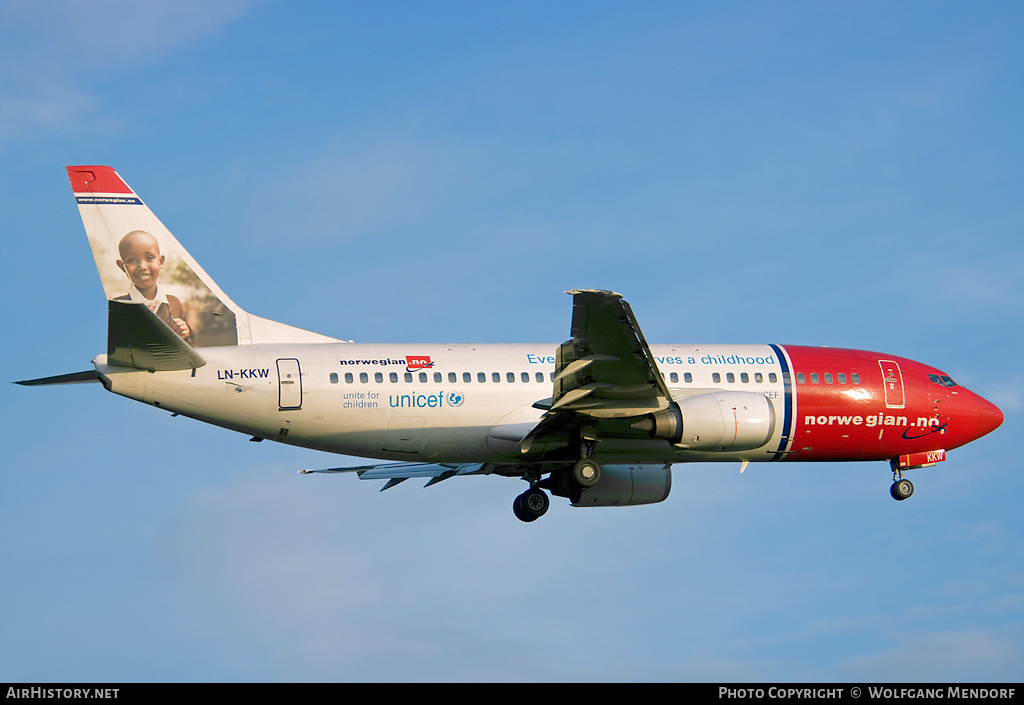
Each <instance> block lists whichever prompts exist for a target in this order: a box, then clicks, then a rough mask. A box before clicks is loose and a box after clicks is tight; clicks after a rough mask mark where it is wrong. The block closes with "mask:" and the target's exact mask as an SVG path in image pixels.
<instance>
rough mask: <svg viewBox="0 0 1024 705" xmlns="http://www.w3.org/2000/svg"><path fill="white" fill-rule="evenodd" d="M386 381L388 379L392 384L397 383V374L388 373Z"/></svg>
mask: <svg viewBox="0 0 1024 705" xmlns="http://www.w3.org/2000/svg"><path fill="white" fill-rule="evenodd" d="M388 379H390V380H391V382H392V383H395V382H397V381H398V373H397V372H392V373H390V374H389V375H388Z"/></svg>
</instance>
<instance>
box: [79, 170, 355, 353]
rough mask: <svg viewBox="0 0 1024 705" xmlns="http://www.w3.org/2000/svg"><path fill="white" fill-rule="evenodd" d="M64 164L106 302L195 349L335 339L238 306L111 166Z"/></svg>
mask: <svg viewBox="0 0 1024 705" xmlns="http://www.w3.org/2000/svg"><path fill="white" fill-rule="evenodd" d="M67 169H68V178H69V179H70V180H71V187H72V189H73V190H74V192H75V200H76V201H77V202H78V210H79V213H80V214H81V216H82V222H83V224H84V225H85V232H86V235H87V236H88V238H89V245H90V246H91V247H92V253H93V257H95V259H96V268H97V269H98V270H99V274H100V280H101V281H102V283H103V291H104V292H105V294H106V296H107V299H108V300H110V301H134V302H137V303H144V304H146V305H147V306H149V308H150V310H151V311H153V312H154V313H155V314H156V315H157V316H159V317H160V318H161V319H162V320H163V321H164V322H165V323H167V325H168V326H170V327H171V329H172V330H174V331H175V332H176V333H177V334H178V335H179V336H180V337H181V338H182V339H183V340H184V341H185V342H186V343H187V344H188V345H190V346H192V347H209V346H213V345H239V344H243V345H244V344H249V343H277V342H324V341H333V340H335V339H334V338H328V337H326V336H322V335H319V334H317V333H311V332H309V331H305V330H302V329H300V328H295V327H292V326H288V325H284V324H282V323H277V322H274V321H269V320H267V319H264V318H259V317H257V316H253V315H250V314H249V313H247V312H245V311H244V310H242V309H241V308H240V307H239V306H238V305H237V304H236V303H235V302H234V301H232V300H231V299H230V298H228V296H227V294H225V293H224V292H223V291H222V290H221V289H220V287H219V286H217V284H216V282H214V281H213V279H211V278H210V276H209V275H208V274H207V273H206V272H205V271H204V270H203V268H202V267H200V266H199V263H198V262H196V261H195V260H194V259H193V258H192V256H191V255H190V254H189V253H188V252H187V251H186V250H185V248H184V247H182V246H181V243H179V242H178V240H177V239H176V238H175V237H174V235H172V234H171V232H170V231H169V230H168V229H167V228H166V227H164V225H163V223H161V222H160V221H159V220H158V219H157V217H156V216H155V215H153V212H152V211H151V210H150V209H149V208H148V207H147V206H146V204H145V203H143V202H142V199H140V198H139V197H138V196H137V195H136V194H135V192H134V191H132V190H131V189H130V188H129V187H128V184H126V183H125V182H124V180H123V179H122V178H121V177H120V176H119V175H118V174H117V172H116V171H114V169H113V168H111V167H109V166H69V167H68V168H67Z"/></svg>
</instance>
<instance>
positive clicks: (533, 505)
mask: <svg viewBox="0 0 1024 705" xmlns="http://www.w3.org/2000/svg"><path fill="white" fill-rule="evenodd" d="M549 506H551V501H550V500H549V499H548V496H547V493H545V492H544V491H542V490H538V489H537V488H536V487H531V488H530V489H528V490H526V492H523V493H522V494H521V495H519V496H518V497H516V499H515V501H514V502H512V513H513V514H515V515H516V519H518V520H519V521H527V522H529V521H536V520H537V519H540V518H541V517H542V516H544V512H546V511H547V510H548V507H549Z"/></svg>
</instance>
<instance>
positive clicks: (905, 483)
mask: <svg viewBox="0 0 1024 705" xmlns="http://www.w3.org/2000/svg"><path fill="white" fill-rule="evenodd" d="M889 494H891V495H892V498H893V499H895V500H896V501H897V502H902V501H903V500H905V499H907V498H908V497H910V495H912V494H914V483H913V482H911V481H910V480H896V481H895V482H893V483H892V487H890V488H889Z"/></svg>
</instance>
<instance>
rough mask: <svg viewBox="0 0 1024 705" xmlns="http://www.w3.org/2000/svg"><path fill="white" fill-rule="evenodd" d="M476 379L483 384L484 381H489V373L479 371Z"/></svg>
mask: <svg viewBox="0 0 1024 705" xmlns="http://www.w3.org/2000/svg"><path fill="white" fill-rule="evenodd" d="M476 381H477V382H479V383H480V384H483V383H484V382H486V381H487V375H486V374H484V373H483V372H477V373H476Z"/></svg>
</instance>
